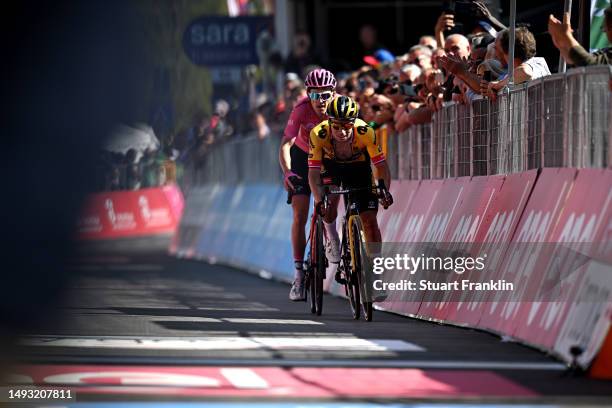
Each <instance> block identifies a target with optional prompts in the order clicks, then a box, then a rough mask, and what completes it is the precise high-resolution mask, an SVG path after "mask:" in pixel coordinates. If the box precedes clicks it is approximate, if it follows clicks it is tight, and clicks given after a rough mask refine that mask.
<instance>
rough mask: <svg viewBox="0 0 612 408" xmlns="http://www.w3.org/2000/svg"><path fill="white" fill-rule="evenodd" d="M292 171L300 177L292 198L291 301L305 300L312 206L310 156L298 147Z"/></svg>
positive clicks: (293, 148)
mask: <svg viewBox="0 0 612 408" xmlns="http://www.w3.org/2000/svg"><path fill="white" fill-rule="evenodd" d="M290 153H291V171H293V172H294V173H295V174H297V175H298V176H300V177H301V178H300V179H299V180H296V181H295V182H294V186H295V191H294V193H293V195H292V197H291V208H292V209H293V222H292V225H291V247H292V250H293V261H294V265H295V270H294V283H293V286H292V287H291V291H290V292H289V297H290V299H291V300H302V299H304V285H303V283H304V269H303V262H304V251H305V249H306V231H305V230H306V223H307V221H308V210H309V206H310V187H309V186H308V155H307V154H306V152H304V151H303V150H301V149H300V148H299V147H297V146H295V145H294V146H292V147H291V150H290Z"/></svg>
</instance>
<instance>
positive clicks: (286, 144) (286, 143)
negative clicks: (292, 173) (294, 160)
mask: <svg viewBox="0 0 612 408" xmlns="http://www.w3.org/2000/svg"><path fill="white" fill-rule="evenodd" d="M293 142H295V137H294V138H291V139H283V141H282V142H281V145H280V148H279V149H278V161H279V163H280V166H281V169H282V170H283V173H286V172H287V171H289V169H290V168H291V154H290V153H289V151H290V150H291V146H293Z"/></svg>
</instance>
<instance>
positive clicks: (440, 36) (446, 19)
mask: <svg viewBox="0 0 612 408" xmlns="http://www.w3.org/2000/svg"><path fill="white" fill-rule="evenodd" d="M454 26H455V16H454V15H453V14H446V13H442V14H440V17H438V21H436V27H435V29H434V31H435V36H436V41H437V42H438V47H440V48H444V31H446V30H450V29H451V28H453V27H454Z"/></svg>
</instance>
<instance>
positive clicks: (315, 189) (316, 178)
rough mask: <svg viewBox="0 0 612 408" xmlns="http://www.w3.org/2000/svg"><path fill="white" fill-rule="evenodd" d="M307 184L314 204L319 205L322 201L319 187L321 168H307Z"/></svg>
mask: <svg viewBox="0 0 612 408" xmlns="http://www.w3.org/2000/svg"><path fill="white" fill-rule="evenodd" d="M308 184H309V185H310V191H312V196H313V197H314V202H315V203H319V202H321V200H323V187H322V185H321V168H320V167H319V168H313V167H311V168H309V169H308Z"/></svg>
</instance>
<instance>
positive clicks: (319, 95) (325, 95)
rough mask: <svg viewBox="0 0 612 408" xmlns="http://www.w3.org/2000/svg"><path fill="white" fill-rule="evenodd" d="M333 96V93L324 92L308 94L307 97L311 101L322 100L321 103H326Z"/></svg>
mask: <svg viewBox="0 0 612 408" xmlns="http://www.w3.org/2000/svg"><path fill="white" fill-rule="evenodd" d="M333 95H334V93H333V92H331V91H325V92H310V93H309V94H308V97H309V98H310V99H311V100H313V101H317V100H319V99H320V100H322V101H327V100H329V99H331V97H332V96H333Z"/></svg>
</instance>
